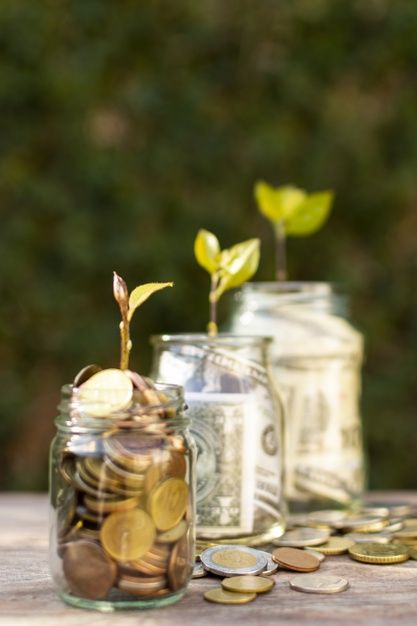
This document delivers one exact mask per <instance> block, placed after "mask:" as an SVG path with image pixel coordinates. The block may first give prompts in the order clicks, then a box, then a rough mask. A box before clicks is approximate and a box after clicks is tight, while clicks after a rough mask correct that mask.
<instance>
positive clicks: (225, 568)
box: [200, 545, 268, 576]
mask: <svg viewBox="0 0 417 626" xmlns="http://www.w3.org/2000/svg"><path fill="white" fill-rule="evenodd" d="M200 559H201V562H202V563H203V565H204V567H205V568H206V569H207V570H208V571H209V572H212V573H213V574H217V575H218V576H235V575H238V574H260V573H261V572H262V571H263V570H264V569H265V567H266V565H267V563H268V559H267V557H266V556H265V555H264V554H263V553H262V552H260V551H259V550H254V549H253V548H247V547H246V546H237V545H236V546H235V545H220V546H213V547H212V548H207V550H204V552H202V553H201V555H200Z"/></svg>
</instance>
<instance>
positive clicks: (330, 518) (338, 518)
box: [307, 509, 346, 527]
mask: <svg viewBox="0 0 417 626" xmlns="http://www.w3.org/2000/svg"><path fill="white" fill-rule="evenodd" d="M345 519H346V513H345V512H344V511H338V510H336V509H335V510H333V509H329V510H323V511H313V512H312V513H309V514H308V515H307V526H319V527H320V526H326V527H327V526H330V527H332V526H333V525H334V524H335V523H340V522H342V521H343V520H345Z"/></svg>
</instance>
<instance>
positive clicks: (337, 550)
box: [314, 537, 355, 556]
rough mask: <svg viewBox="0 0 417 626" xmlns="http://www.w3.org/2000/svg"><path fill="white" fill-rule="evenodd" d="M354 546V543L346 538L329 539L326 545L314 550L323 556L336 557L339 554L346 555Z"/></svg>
mask: <svg viewBox="0 0 417 626" xmlns="http://www.w3.org/2000/svg"><path fill="white" fill-rule="evenodd" d="M354 544H355V542H354V541H352V540H351V539H346V538H345V537H329V539H328V540H327V541H326V543H323V545H321V546H314V549H315V550H316V551H317V552H321V553H322V554H327V555H329V556H330V555H332V556H336V555H337V554H344V553H345V552H347V551H348V549H349V548H350V547H351V546H353V545H354Z"/></svg>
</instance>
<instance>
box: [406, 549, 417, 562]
mask: <svg viewBox="0 0 417 626" xmlns="http://www.w3.org/2000/svg"><path fill="white" fill-rule="evenodd" d="M408 555H409V557H410V559H413V560H414V561H417V548H408Z"/></svg>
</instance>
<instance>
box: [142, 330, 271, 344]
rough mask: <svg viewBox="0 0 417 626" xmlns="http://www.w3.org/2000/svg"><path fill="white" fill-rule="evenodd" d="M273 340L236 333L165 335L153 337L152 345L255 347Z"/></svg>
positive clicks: (261, 336) (151, 339)
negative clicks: (211, 344) (193, 344)
mask: <svg viewBox="0 0 417 626" xmlns="http://www.w3.org/2000/svg"><path fill="white" fill-rule="evenodd" d="M272 341H273V338H272V337H270V336H267V335H265V336H264V335H238V334H235V333H218V334H217V335H214V336H211V335H208V334H207V333H174V334H163V335H151V337H150V342H151V344H152V345H159V344H161V345H163V344H165V343H179V344H190V343H196V344H207V343H208V344H210V343H213V344H216V345H219V344H220V345H223V346H233V345H239V347H242V346H245V345H246V346H254V345H259V344H263V345H269V344H270V343H272Z"/></svg>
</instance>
